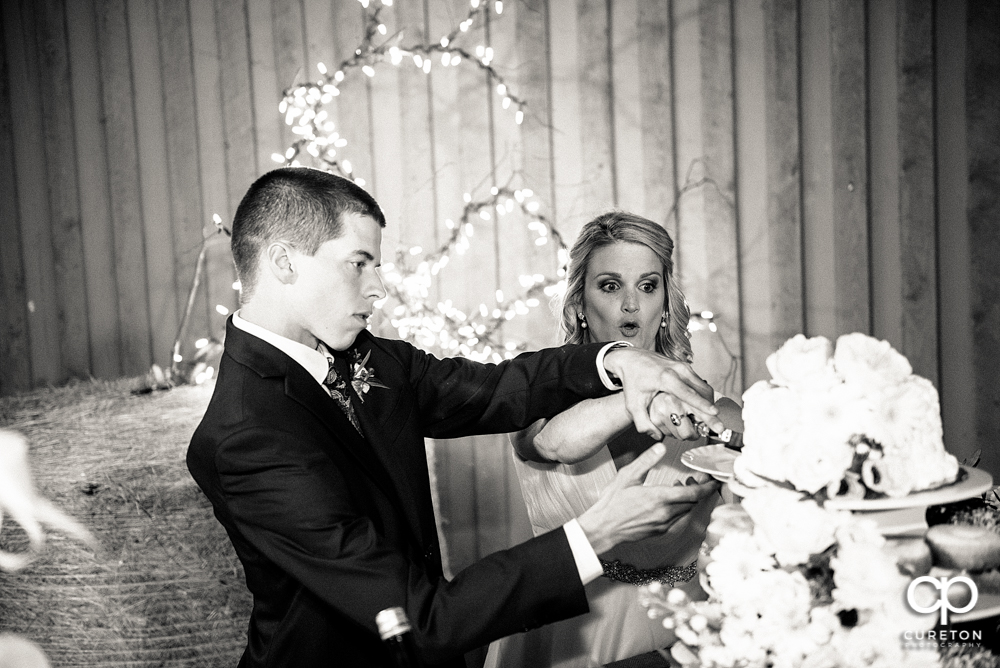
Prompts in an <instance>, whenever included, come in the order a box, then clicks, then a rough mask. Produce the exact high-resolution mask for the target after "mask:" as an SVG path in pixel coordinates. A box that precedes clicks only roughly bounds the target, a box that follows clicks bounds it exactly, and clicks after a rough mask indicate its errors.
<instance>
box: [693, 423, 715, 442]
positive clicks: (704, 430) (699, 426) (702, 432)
mask: <svg viewBox="0 0 1000 668" xmlns="http://www.w3.org/2000/svg"><path fill="white" fill-rule="evenodd" d="M694 428H695V429H696V430H697V432H698V435H699V436H701V437H702V438H707V437H708V435H709V434H711V433H712V430H711V429H710V428H709V426H708V425H707V424H705V423H704V422H695V424H694Z"/></svg>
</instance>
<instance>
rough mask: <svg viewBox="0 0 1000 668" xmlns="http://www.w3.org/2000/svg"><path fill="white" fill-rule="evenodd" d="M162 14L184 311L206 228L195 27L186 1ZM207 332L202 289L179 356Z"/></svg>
mask: <svg viewBox="0 0 1000 668" xmlns="http://www.w3.org/2000/svg"><path fill="white" fill-rule="evenodd" d="M158 10H159V14H158V17H159V27H160V62H161V63H162V65H163V105H164V118H165V121H166V133H167V169H168V177H169V184H170V217H171V220H172V223H173V235H174V267H175V270H174V281H175V284H176V285H177V294H178V298H179V299H178V306H180V308H182V309H183V308H184V307H185V306H186V304H187V295H188V290H189V288H190V285H191V281H192V280H193V279H194V274H195V266H196V263H197V259H198V253H199V252H200V250H201V242H202V228H203V218H202V208H201V207H202V199H201V177H200V174H199V172H200V167H199V163H198V120H197V115H196V111H195V110H196V107H195V84H194V65H193V62H192V55H191V49H192V46H191V28H190V20H189V15H188V10H187V5H186V3H179V2H171V1H170V0H158ZM220 185H221V184H220ZM208 331H209V319H208V299H207V293H206V291H205V286H204V285H202V286H201V288H200V289H199V290H198V293H197V295H196V297H195V302H194V305H193V307H192V309H191V317H190V320H189V321H188V323H187V333H188V336H187V337H186V341H185V343H186V344H188V345H187V346H186V347H185V348H184V349H182V353H181V354H182V355H189V354H191V353H192V352H193V349H192V348H191V346H190V343H191V342H192V341H193V340H194V338H198V337H201V336H204V332H208ZM191 334H194V337H192V336H191Z"/></svg>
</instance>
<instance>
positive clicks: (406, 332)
mask: <svg viewBox="0 0 1000 668" xmlns="http://www.w3.org/2000/svg"><path fill="white" fill-rule="evenodd" d="M539 208H540V205H539V202H538V200H536V199H535V198H534V193H533V192H532V191H531V190H530V189H529V188H523V189H518V190H511V189H510V188H508V187H503V188H501V187H496V186H494V187H493V188H491V189H490V196H489V197H486V198H484V199H481V200H475V201H473V199H472V195H471V194H469V193H466V195H465V207H464V208H463V209H462V216H461V218H459V220H458V222H455V221H453V220H451V219H448V220H446V221H445V227H446V228H447V229H448V230H449V231H450V233H449V236H448V238H447V240H446V241H445V242H444V243H442V244H441V245H440V246H439V247H438V248H437V249H435V250H434V251H432V252H430V253H427V254H424V253H423V249H422V248H420V247H419V246H415V247H413V248H410V249H409V251H405V250H398V251H397V252H396V262H395V263H387V264H384V265H383V266H382V276H383V278H384V279H385V287H386V293H387V296H388V298H389V299H391V300H392V301H393V302H396V305H395V306H394V307H393V308H392V310H391V323H392V326H393V327H395V328H396V330H397V331H398V332H399V336H400V337H401V338H403V339H409V340H411V341H413V342H414V343H415V344H417V345H418V346H420V347H421V348H423V349H425V350H429V351H431V352H435V353H438V354H440V355H442V356H446V357H450V356H453V355H461V356H463V357H468V358H471V359H474V360H479V361H500V360H501V359H503V358H504V357H512V356H513V355H514V354H516V353H517V352H521V351H523V350H525V349H526V344H525V343H523V342H517V341H512V340H505V339H504V337H503V336H502V332H501V328H502V326H503V324H504V323H505V322H507V321H508V320H512V319H513V318H515V317H517V316H522V315H527V314H528V313H529V311H530V310H531V309H532V308H535V307H536V306H538V305H539V304H540V303H541V302H542V300H543V299H544V300H545V301H550V300H551V299H552V297H554V296H555V295H557V294H562V292H563V290H565V277H566V271H567V264H568V262H569V250H568V249H567V247H566V242H565V241H564V240H563V237H562V235H561V234H560V233H559V231H558V230H557V229H556V228H555V226H554V225H553V224H552V222H551V221H550V220H549V219H548V218H546V217H545V216H544V215H543V214H541V213H539ZM515 209H520V211H521V212H522V213H523V214H524V215H525V216H526V217H528V218H529V219H530V222H529V223H528V229H529V230H531V231H532V232H533V233H534V235H535V244H536V245H538V246H543V245H545V244H547V243H549V241H550V240H551V241H552V242H553V243H554V244H555V245H556V247H557V258H558V268H557V270H556V276H555V277H552V276H544V275H542V274H531V275H527V274H526V275H522V276H521V277H520V279H519V280H520V284H521V287H522V289H523V292H522V293H521V294H519V295H518V296H517V297H515V298H513V299H505V298H504V294H503V291H502V290H497V293H496V303H495V304H494V305H493V306H492V307H490V306H488V305H487V304H486V303H482V304H480V305H479V308H478V309H477V310H476V311H474V312H473V313H471V314H466V313H465V312H463V311H461V310H460V309H459V308H457V307H456V306H455V305H454V304H452V302H451V300H450V299H448V300H445V301H441V302H437V303H431V300H430V290H431V285H432V283H433V280H434V276H436V275H437V274H438V272H440V271H441V270H442V269H443V268H444V267H445V266H447V264H448V261H449V260H450V258H451V254H452V253H457V254H459V255H461V254H463V253H465V251H466V250H467V249H468V248H469V246H470V244H471V241H470V239H471V238H472V237H473V235H474V234H475V225H474V223H476V222H482V221H490V220H491V219H493V218H494V216H495V217H496V218H500V217H502V216H505V215H507V214H511V213H513V212H514V211H515ZM417 256H420V257H419V259H416V257H417Z"/></svg>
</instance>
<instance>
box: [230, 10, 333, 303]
mask: <svg viewBox="0 0 1000 668" xmlns="http://www.w3.org/2000/svg"><path fill="white" fill-rule="evenodd" d="M246 9H247V8H246V3H245V2H244V1H243V0H216V3H215V16H216V25H217V26H218V29H217V32H218V35H219V69H220V77H219V79H220V80H219V91H220V95H221V97H222V124H223V130H224V133H225V134H224V135H223V140H224V150H225V171H226V196H227V197H226V203H227V207H226V211H228V213H229V215H225V214H223V212H222V211H219V214H220V215H222V216H223V220H224V221H226V223H227V225H228V222H229V220H230V219H231V217H232V214H234V213H236V207H237V206H239V203H240V200H241V199H242V198H243V194H244V193H245V192H246V190H247V187H248V186H249V185H250V184H251V183H252V182H253V181H254V180H255V179H256V177H257V176H258V175H259V174H261V173H263V171H266V170H267V169H268V168H269V167H270V165H269V163H268V162H263V163H261V164H260V165H258V164H257V160H258V156H259V153H260V150H259V149H258V146H257V135H256V132H255V129H256V128H255V123H254V102H253V97H252V93H253V85H252V82H251V73H252V66H251V61H250V44H249V38H248V35H249V30H248V24H249V17H248V15H247V11H246ZM307 25H308V24H307ZM327 27H328V28H329V26H327ZM327 60H329V59H327ZM271 105H272V108H271V109H270V110H269V113H268V116H269V117H270V118H273V117H275V116H277V115H278V114H277V110H276V109H275V108H274V106H273V105H274V100H273V98H272V99H271ZM261 120H263V119H261ZM274 150H277V151H280V148H278V147H275V149H274ZM274 150H272V151H271V152H272V153H273V152H274ZM271 164H274V163H271ZM227 296H228V298H229V300H230V301H229V302H227V304H228V303H232V294H231V293H230V294H229V295H227Z"/></svg>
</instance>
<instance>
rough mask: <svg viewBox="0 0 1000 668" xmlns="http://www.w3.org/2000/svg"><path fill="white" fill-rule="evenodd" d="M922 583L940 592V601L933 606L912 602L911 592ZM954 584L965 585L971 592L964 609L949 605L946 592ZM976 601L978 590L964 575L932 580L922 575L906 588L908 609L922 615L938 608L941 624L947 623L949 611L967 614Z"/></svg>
mask: <svg viewBox="0 0 1000 668" xmlns="http://www.w3.org/2000/svg"><path fill="white" fill-rule="evenodd" d="M922 582H926V583H928V584H930V585H931V586H932V587H935V588H937V589H939V590H941V598H940V600H937V601H935V602H934V604H933V605H929V606H927V607H924V606H921V605H919V604H918V603H917V602H916V601H914V600H913V592H914V590H916V588H917V585H919V584H920V583H922ZM955 582H963V583H965V584H966V585H967V586H968V587H969V589H970V590H971V591H972V599H971V600H970V601H969V603H968V604H967V605H966V606H965V607H962V608H956V607H955V606H953V605H952V604H951V601H950V600H948V590H949V589H950V588H951V585H952V584H954V583H955ZM978 600H979V589H977V588H976V583H975V582H973V581H972V580H970V579H969V578H967V577H965V576H964V575H957V576H955V577H953V578H932V577H931V576H929V575H922V576H920V577H919V578H916V579H915V580H914V581H913V582H911V583H910V586H909V587H907V588H906V602H907V603H909V604H910V607H911V608H913V610H914V611H915V612H919V613H922V614H924V613H928V612H934V611H935V610H937V609H938V608H940V609H941V623H942V624H947V623H948V612H949V611H951V612H968V611H969V610H972V608H973V607H975V605H976V601H978Z"/></svg>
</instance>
